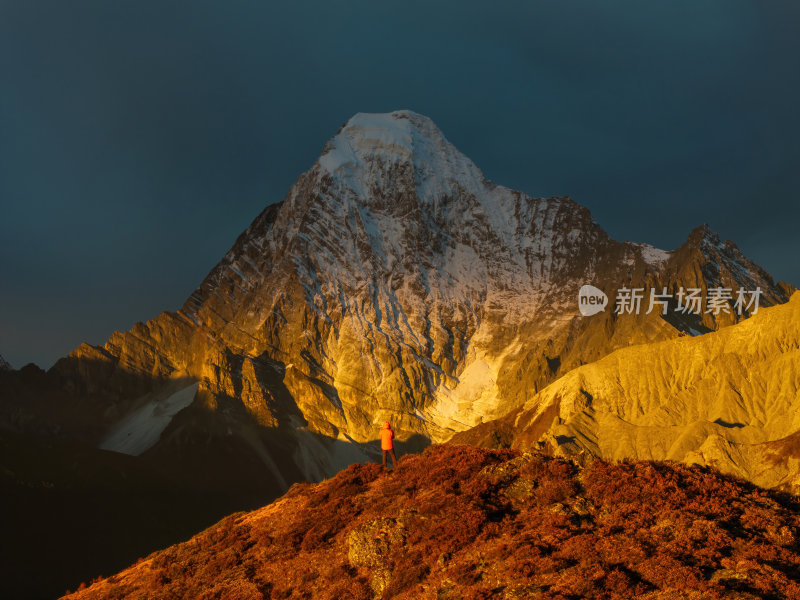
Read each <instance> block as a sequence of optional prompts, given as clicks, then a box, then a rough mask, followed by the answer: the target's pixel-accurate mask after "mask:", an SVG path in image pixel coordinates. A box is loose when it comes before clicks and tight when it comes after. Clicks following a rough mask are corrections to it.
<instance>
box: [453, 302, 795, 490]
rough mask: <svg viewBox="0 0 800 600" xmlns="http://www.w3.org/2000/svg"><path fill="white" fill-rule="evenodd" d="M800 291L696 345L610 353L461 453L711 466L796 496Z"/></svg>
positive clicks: (476, 434)
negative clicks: (521, 452) (495, 451)
mask: <svg viewBox="0 0 800 600" xmlns="http://www.w3.org/2000/svg"><path fill="white" fill-rule="evenodd" d="M798 430H800V292H797V293H795V294H794V295H793V296H792V298H791V300H790V302H788V303H787V304H785V305H782V306H776V307H772V308H768V309H764V310H763V311H760V312H759V313H758V314H757V315H754V316H753V317H752V318H750V319H747V320H746V321H744V322H742V323H739V324H737V325H734V326H732V327H728V328H725V329H722V330H720V331H717V332H712V333H709V334H707V335H703V336H700V337H696V338H682V339H676V340H668V341H664V342H661V343H655V344H647V345H639V346H635V347H632V348H624V349H620V350H617V351H616V352H613V353H612V354H610V355H608V356H606V357H605V358H603V359H601V360H599V361H597V362H595V363H592V364H589V365H585V366H582V367H579V368H577V369H574V370H572V371H570V372H569V373H567V374H566V375H565V376H564V377H562V378H560V379H559V380H558V381H556V382H554V383H552V384H551V385H549V386H548V387H546V388H545V389H544V390H542V391H541V392H539V393H538V394H536V395H534V396H533V397H531V398H530V399H529V400H528V401H527V402H526V403H525V404H524V405H523V406H522V407H520V408H519V409H517V410H515V411H513V412H512V413H511V414H509V415H507V416H506V417H504V418H503V419H500V420H498V421H497V422H495V423H491V424H484V425H483V426H481V427H479V428H476V429H474V430H472V431H469V432H465V433H463V434H459V435H457V436H456V440H459V441H461V442H472V443H479V444H485V445H496V444H500V445H511V446H514V447H519V448H532V447H542V448H547V449H549V451H552V452H554V453H556V454H559V455H565V454H579V453H581V452H587V453H589V454H592V455H595V456H603V457H606V458H610V459H615V460H620V459H623V458H647V459H656V460H666V459H669V460H674V461H683V462H686V463H689V464H701V465H709V466H713V467H716V468H718V469H720V470H721V471H723V472H727V473H732V474H734V475H737V476H739V477H743V478H745V479H749V480H750V481H753V482H755V483H757V484H759V485H762V486H768V487H773V486H779V487H783V488H785V489H789V490H791V491H793V492H795V493H796V492H797V491H798V490H800V451H799V450H800V448H799V447H798V433H797V432H798Z"/></svg>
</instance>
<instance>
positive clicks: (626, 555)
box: [69, 445, 800, 600]
mask: <svg viewBox="0 0 800 600" xmlns="http://www.w3.org/2000/svg"><path fill="white" fill-rule="evenodd" d="M798 510H800V505H799V504H798V501H797V499H796V498H795V497H792V496H788V495H785V494H782V493H778V492H772V491H765V490H763V489H759V488H757V487H755V486H753V485H752V484H748V483H745V482H743V481H740V480H735V479H732V478H730V477H727V476H723V475H721V474H719V473H718V472H716V471H714V470H711V469H708V468H702V467H687V466H683V465H679V464H674V463H653V462H630V463H623V464H617V465H612V464H609V463H606V462H603V461H600V460H597V461H594V462H591V463H589V464H587V465H586V466H585V467H581V466H578V465H577V464H576V463H574V462H571V461H568V460H565V459H560V458H553V457H548V456H544V455H540V454H525V455H520V454H519V453H517V452H515V451H511V450H495V451H492V450H485V449H479V448H473V447H468V446H450V445H444V446H434V447H431V448H429V449H428V450H426V451H425V452H424V453H423V454H422V455H417V456H407V457H405V458H404V459H403V460H402V462H401V463H400V465H399V467H398V468H397V470H396V471H395V472H393V473H383V472H382V471H381V468H380V467H379V465H376V464H367V465H352V466H350V467H349V468H347V469H346V470H344V471H342V472H341V473H339V474H338V475H337V476H336V477H334V478H333V479H331V480H327V481H324V482H322V483H320V484H317V485H310V484H298V485H295V486H294V487H293V488H292V489H291V490H290V491H289V493H287V494H286V495H285V496H284V497H283V498H281V499H280V500H278V501H276V502H274V503H273V504H270V505H269V506H266V507H264V508H262V509H260V510H256V511H254V512H250V513H239V514H235V515H232V516H230V517H228V518H226V519H224V520H223V521H221V522H220V523H218V524H217V525H215V526H213V527H211V528H209V529H207V530H206V531H204V532H202V533H200V534H199V535H197V536H195V537H194V538H192V539H191V540H189V541H187V542H185V543H182V544H178V545H176V546H172V547H171V548H167V549H166V550H163V551H161V552H156V553H154V554H152V555H150V556H149V557H147V558H146V559H144V560H141V561H139V562H138V563H137V564H135V565H134V566H132V567H130V568H129V569H127V570H125V571H123V572H121V573H119V574H117V575H114V576H112V577H110V578H108V579H103V580H99V581H97V582H96V583H94V584H93V585H91V586H90V587H88V588H87V589H84V590H81V591H79V592H77V593H75V594H73V595H70V596H69V597H70V598H74V599H78V598H80V599H100V598H108V599H110V598H141V599H144V598H147V599H150V598H197V599H211V598H226V599H234V598H235V599H242V600H244V599H253V600H255V599H267V598H319V599H336V600H342V599H346V598H359V599H365V600H366V599H371V598H380V597H383V598H408V599H411V598H414V599H417V598H435V599H448V598H452V599H456V598H469V599H479V598H480V599H483V598H509V599H511V598H520V599H521V598H543V599H544V598H552V599H556V598H559V599H564V598H607V599H612V598H630V597H632V596H634V595H636V596H637V597H640V598H647V599H650V600H659V599H661V600H667V599H678V598H730V599H733V598H736V599H738V600H745V599H748V600H749V599H752V600H755V599H757V598H758V599H765V598H770V599H778V598H798V597H800V585H799V584H798V581H800V544H798V536H799V535H800V529H798V528H800V513H798Z"/></svg>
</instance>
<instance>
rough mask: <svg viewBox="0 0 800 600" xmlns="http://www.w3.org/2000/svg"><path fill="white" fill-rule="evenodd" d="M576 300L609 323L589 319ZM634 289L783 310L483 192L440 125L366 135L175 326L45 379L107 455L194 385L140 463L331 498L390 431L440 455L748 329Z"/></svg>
mask: <svg viewBox="0 0 800 600" xmlns="http://www.w3.org/2000/svg"><path fill="white" fill-rule="evenodd" d="M583 284H593V285H596V286H597V287H599V288H601V289H603V290H604V291H605V292H606V293H608V294H609V296H610V302H611V307H609V310H607V311H606V312H605V313H602V314H599V315H595V316H594V317H592V318H583V317H580V315H579V314H578V312H577V305H576V298H577V293H578V290H579V289H580V287H581V286H582V285H583ZM623 286H628V287H646V288H648V289H650V288H654V289H657V290H659V291H660V290H661V289H662V288H663V287H667V288H668V289H669V290H670V291H675V290H677V289H678V288H680V287H687V288H688V287H694V288H700V289H702V290H703V291H706V290H708V289H709V288H712V287H718V286H723V287H726V288H734V289H736V288H739V287H742V288H745V289H748V290H752V289H755V288H756V287H760V288H761V290H762V291H763V296H762V298H761V305H762V306H766V305H771V304H778V303H782V302H785V301H786V300H787V299H788V291H787V289H786V288H784V287H781V286H780V285H776V284H775V283H774V282H773V281H772V279H771V277H770V276H769V274H767V273H766V272H765V271H763V270H762V269H761V268H760V267H758V266H757V265H755V264H753V263H752V262H751V261H749V260H748V259H747V258H746V257H744V256H743V255H742V254H741V252H739V250H738V249H737V248H736V246H735V245H733V244H732V243H731V242H722V241H721V240H720V239H719V238H718V237H717V236H716V235H715V234H714V233H713V232H711V231H710V230H709V229H708V228H706V227H701V228H698V229H697V230H695V231H694V232H692V234H691V235H690V236H689V238H688V240H687V241H686V243H685V244H684V245H683V246H681V247H680V248H678V249H676V250H674V251H672V252H664V251H661V250H658V249H655V248H653V247H651V246H648V245H646V244H637V243H631V242H617V241H614V240H612V239H610V238H609V237H608V235H606V233H605V232H604V231H603V230H602V229H601V228H600V226H599V225H598V224H597V223H596V222H594V220H593V219H592V217H591V215H590V214H589V212H588V210H586V209H585V208H583V207H582V206H580V205H578V204H576V203H575V202H573V201H572V200H570V199H568V198H548V199H542V198H531V197H529V196H526V195H525V194H522V193H520V192H516V191H513V190H510V189H508V188H504V187H502V186H499V185H496V184H494V183H492V182H490V181H488V180H487V179H485V178H484V176H483V175H482V173H481V172H480V170H479V169H478V168H477V167H476V166H475V164H474V163H472V161H470V160H469V159H468V158H467V157H465V156H464V155H463V154H461V153H460V152H459V151H458V150H456V148H454V147H453V145H452V144H450V143H449V142H448V141H447V140H446V139H445V137H444V136H443V135H442V133H441V132H440V131H439V130H438V129H437V128H436V126H435V125H434V124H433V123H432V122H431V121H430V120H429V119H427V118H426V117H423V116H421V115H418V114H415V113H413V112H409V111H398V112H394V113H390V114H379V115H371V114H358V115H356V116H354V117H353V118H352V119H350V120H349V121H348V122H347V123H346V124H345V125H344V126H343V127H342V129H341V130H340V131H339V132H338V133H337V135H336V136H335V137H334V138H333V139H332V140H331V141H330V142H328V144H327V145H326V146H325V148H324V150H323V153H322V156H321V157H320V158H319V160H318V161H317V162H316V163H315V164H314V166H313V167H312V168H311V169H310V170H309V171H307V172H306V173H304V174H303V175H301V176H300V178H299V179H298V180H297V183H296V184H295V185H294V186H293V187H292V189H291V190H290V191H289V193H288V195H287V197H286V199H285V200H284V201H283V202H281V203H279V204H275V205H271V206H269V207H267V209H266V210H264V212H263V213H262V214H261V215H259V216H258V217H257V218H256V219H255V221H254V222H253V223H252V225H251V226H250V227H249V228H248V229H247V230H246V231H245V232H244V233H243V234H242V235H241V236H240V237H239V239H238V240H237V241H236V243H235V244H234V246H233V248H232V249H231V250H230V251H229V252H228V254H226V256H225V257H224V258H223V259H222V261H221V262H220V263H219V264H218V265H217V266H216V267H215V268H214V269H213V270H212V271H211V273H210V274H209V275H208V277H207V278H206V279H205V281H203V283H202V284H201V285H200V287H199V288H198V289H197V290H196V291H195V292H194V293H193V294H192V296H191V297H190V298H189V299H188V300H187V302H186V303H185V304H184V306H183V307H182V308H181V309H180V310H179V311H177V312H175V313H164V314H162V315H160V316H159V317H157V318H156V319H154V320H152V321H150V322H148V323H144V324H137V325H136V326H135V327H134V328H133V329H132V330H131V331H128V332H124V333H115V334H114V335H113V336H112V337H111V339H110V340H109V341H108V342H107V343H106V344H105V345H104V346H103V347H91V346H82V347H80V348H78V349H77V350H76V351H75V352H73V353H72V354H71V355H70V356H69V357H67V358H65V359H63V360H62V361H60V362H59V363H58V364H57V365H56V366H55V367H54V368H53V374H54V376H57V377H59V378H60V379H59V380H60V381H63V382H64V383H63V387H64V389H66V390H67V391H68V392H69V393H70V394H71V395H72V397H73V398H80V399H81V402H84V399H86V398H91V399H94V400H92V401H90V402H89V401H87V402H84V404H83V405H82V406H84V407H86V408H85V409H80V410H78V409H76V410H78V412H80V413H81V414H82V415H84V416H85V419H86V420H87V421H90V422H91V423H92V427H91V428H89V429H88V430H87V431H89V430H90V433H89V434H86V435H88V436H89V437H92V436H93V437H92V439H93V440H94V441H95V442H96V443H104V442H106V443H107V442H108V439H109V437H110V436H112V437H113V435H116V436H119V435H120V433H119V432H120V429H119V428H120V427H121V423H122V422H123V421H124V420H125V419H129V420H130V419H131V418H132V417H131V413H132V411H142V410H144V411H145V412H146V411H147V410H150V409H149V408H148V407H149V406H152V410H156V409H157V408H158V407H159V406H160V404H159V403H161V402H169V403H170V406H175V402H176V400H175V398H174V397H173V396H172V395H171V394H172V393H178V392H177V391H175V390H174V389H172V388H170V390H171V391H170V394H168V395H165V394H166V392H165V391H164V390H166V389H167V386H173V387H174V386H175V385H177V384H176V383H175V382H176V381H177V382H179V383H180V385H182V386H189V385H191V384H193V383H195V382H196V383H199V388H198V390H197V393H196V397H195V399H194V402H193V403H192V404H191V405H190V406H188V407H187V408H186V409H184V410H183V411H181V412H179V413H178V414H177V416H176V417H175V418H174V419H172V420H171V421H169V422H168V423H166V424H165V425H164V430H163V432H162V434H161V435H160V437H159V438H157V439H158V440H160V441H159V442H158V443H157V444H156V445H155V446H152V447H147V448H140V449H141V451H142V452H145V451H152V452H164V453H165V455H169V454H170V453H174V452H175V451H177V450H176V448H177V447H178V446H181V445H185V444H186V443H188V442H189V441H191V442H192V443H194V444H196V445H202V444H204V443H205V442H201V441H200V440H202V439H205V438H204V436H207V435H212V436H217V437H215V438H214V439H218V438H219V439H225V438H226V436H231V435H233V436H235V437H237V439H240V440H243V442H244V443H245V445H247V446H248V447H249V448H251V450H252V452H253V453H254V454H255V455H256V456H258V457H259V460H260V461H262V462H263V464H264V466H265V467H266V468H267V469H268V471H269V472H270V473H271V474H272V475H271V476H273V477H275V480H276V482H278V483H279V482H280V481H288V480H291V478H292V477H294V476H296V475H297V473H298V472H299V473H301V474H302V475H303V476H305V477H311V478H318V477H321V476H324V475H326V474H330V473H332V472H335V471H336V470H338V469H339V468H341V467H342V466H344V465H345V464H348V463H349V462H351V461H352V460H355V459H357V458H359V457H364V456H365V454H364V453H365V449H364V448H363V447H360V446H359V444H361V443H367V442H370V441H371V440H374V439H375V438H376V432H377V428H376V424H378V423H380V422H382V421H384V420H390V421H392V422H393V424H394V426H395V429H396V431H397V432H398V437H399V439H401V440H407V441H409V443H410V444H411V445H412V446H415V447H419V446H421V445H424V444H425V443H427V441H429V440H432V441H439V440H444V439H447V438H449V437H450V436H451V435H452V434H453V433H454V432H457V431H462V430H465V429H468V428H470V427H472V426H475V425H477V424H479V423H481V422H482V421H486V420H491V419H495V418H499V417H501V416H502V415H504V414H506V413H508V412H509V410H511V409H514V408H516V407H519V406H521V405H523V404H524V403H525V402H527V401H529V400H530V398H531V397H532V396H534V395H535V394H536V393H537V392H538V391H539V390H541V389H542V388H543V387H545V386H546V385H547V384H548V383H550V382H551V381H553V380H554V379H555V378H557V377H559V376H560V375H562V374H564V373H566V372H568V371H569V370H570V369H571V368H573V367H575V366H578V365H580V364H584V363H587V362H590V361H593V360H596V359H598V358H601V357H603V356H605V355H606V354H608V353H609V352H611V351H613V350H615V349H616V348H619V347H624V346H628V345H631V344H639V343H646V342H653V341H659V340H664V339H670V338H675V337H679V336H682V335H686V334H687V333H688V334H698V333H702V332H705V331H710V330H714V329H717V328H719V327H723V326H726V325H729V324H731V323H733V322H736V321H737V320H739V319H740V318H742V317H740V316H739V315H737V314H735V313H732V314H721V315H718V316H715V315H713V314H703V315H702V316H698V317H694V318H688V317H683V316H681V317H680V318H678V317H675V316H674V315H668V316H664V317H662V315H660V314H658V312H657V311H655V312H652V313H651V314H640V315H627V314H625V315H615V314H613V311H612V310H611V308H612V307H613V303H614V300H615V293H616V290H617V289H619V288H620V287H623ZM744 316H746V314H745V315H744ZM98 407H99V410H98ZM81 411H82V412H81ZM162 412H163V411H162ZM134 421H135V419H134ZM148 422H149V421H148ZM201 424H202V425H201ZM209 430H210V431H211V432H212V433H211V434H209V433H208V431H209ZM114 439H118V438H114ZM106 447H109V446H106ZM169 448H172V449H171V450H170V449H169ZM276 448H277V449H276ZM111 449H113V448H111ZM276 453H277V454H280V456H277V455H276ZM287 461H288V462H287ZM287 464H288V465H290V466H289V467H286V466H285V465H287Z"/></svg>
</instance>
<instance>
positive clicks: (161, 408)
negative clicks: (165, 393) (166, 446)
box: [100, 383, 200, 456]
mask: <svg viewBox="0 0 800 600" xmlns="http://www.w3.org/2000/svg"><path fill="white" fill-rule="evenodd" d="M199 385H200V384H199V383H194V384H192V385H190V386H188V387H185V388H183V389H181V390H179V391H177V392H175V393H174V394H172V395H171V396H169V397H168V398H166V399H156V400H151V401H150V402H148V403H147V404H145V405H144V406H142V407H140V408H138V409H136V410H135V411H134V412H133V413H131V414H130V415H128V416H127V417H125V418H124V419H123V420H122V421H121V422H120V423H118V424H117V425H116V426H115V427H114V428H113V429H112V430H111V432H110V433H109V434H108V436H106V438H105V439H104V440H103V441H102V442H101V443H100V449H101V450H112V451H114V452H120V453H122V454H130V455H131V456H139V455H140V454H142V453H143V452H145V451H146V450H149V449H150V448H152V447H153V446H155V445H156V443H157V442H158V440H159V438H160V437H161V433H162V432H163V431H164V430H165V429H166V428H167V425H169V423H170V421H172V418H173V417H174V416H175V415H177V414H178V413H179V412H180V411H181V410H183V409H184V408H186V407H187V406H189V405H190V404H191V403H192V400H194V395H195V393H196V392H197V388H198V386H199Z"/></svg>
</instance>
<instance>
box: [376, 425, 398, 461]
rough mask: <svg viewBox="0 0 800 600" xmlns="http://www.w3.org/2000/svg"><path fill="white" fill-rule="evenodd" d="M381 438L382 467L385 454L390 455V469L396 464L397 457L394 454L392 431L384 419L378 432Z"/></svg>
mask: <svg viewBox="0 0 800 600" xmlns="http://www.w3.org/2000/svg"><path fill="white" fill-rule="evenodd" d="M378 437H379V438H380V440H381V450H383V468H384V469H385V468H386V455H387V454H389V455H391V457H392V469H394V468H395V466H397V457H396V456H395V455H394V431H392V426H391V424H390V423H389V421H386V422H385V423H384V424H383V427H382V428H381V432H380V433H379V434H378Z"/></svg>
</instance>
